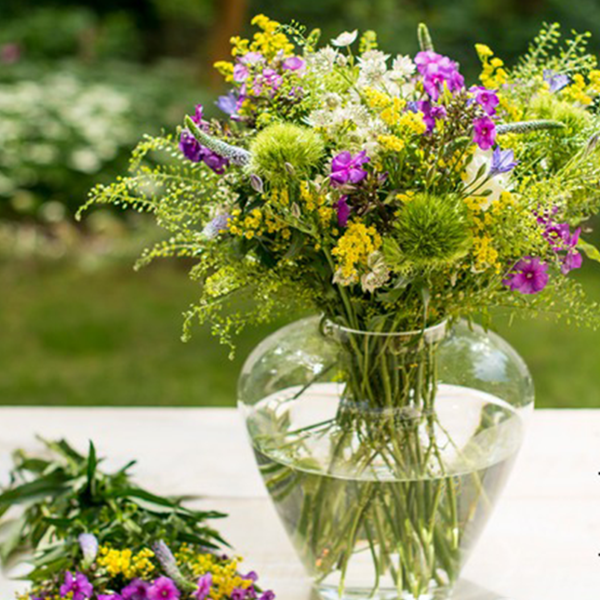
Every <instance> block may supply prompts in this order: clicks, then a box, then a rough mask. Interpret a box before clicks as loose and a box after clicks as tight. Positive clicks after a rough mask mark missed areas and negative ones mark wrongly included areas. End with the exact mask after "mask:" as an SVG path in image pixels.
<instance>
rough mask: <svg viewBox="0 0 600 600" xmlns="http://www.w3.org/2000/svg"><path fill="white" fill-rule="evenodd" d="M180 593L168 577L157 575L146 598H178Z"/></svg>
mask: <svg viewBox="0 0 600 600" xmlns="http://www.w3.org/2000/svg"><path fill="white" fill-rule="evenodd" d="M180 595H181V593H180V591H179V590H178V589H177V586H176V585H175V584H174V583H173V580H172V579H170V578H169V577H159V578H158V579H156V580H155V581H154V583H153V584H152V585H151V586H150V589H149V590H148V600H178V598H179V596H180Z"/></svg>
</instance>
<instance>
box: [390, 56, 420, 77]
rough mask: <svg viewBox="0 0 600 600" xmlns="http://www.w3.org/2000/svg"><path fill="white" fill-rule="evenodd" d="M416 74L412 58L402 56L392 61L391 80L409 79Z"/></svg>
mask: <svg viewBox="0 0 600 600" xmlns="http://www.w3.org/2000/svg"><path fill="white" fill-rule="evenodd" d="M414 72H415V63H414V62H413V61H412V60H411V58H410V56H401V55H400V54H399V55H398V56H396V58H395V59H394V60H393V61H392V70H391V72H390V78H391V79H393V80H398V79H408V78H409V77H410V76H411V75H412V74H413V73H414Z"/></svg>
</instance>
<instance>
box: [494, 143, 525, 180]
mask: <svg viewBox="0 0 600 600" xmlns="http://www.w3.org/2000/svg"><path fill="white" fill-rule="evenodd" d="M518 164H519V161H518V160H515V153H514V151H513V150H512V149H509V150H501V149H500V146H496V147H495V148H494V152H493V153H492V163H491V165H490V171H489V173H488V176H489V177H493V176H494V175H499V174H500V173H508V172H509V171H512V170H513V169H514V168H515V167H516V166H517V165H518Z"/></svg>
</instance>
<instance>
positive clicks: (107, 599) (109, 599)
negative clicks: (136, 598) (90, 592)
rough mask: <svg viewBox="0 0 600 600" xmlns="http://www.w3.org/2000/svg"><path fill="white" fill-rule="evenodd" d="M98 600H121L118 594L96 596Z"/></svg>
mask: <svg viewBox="0 0 600 600" xmlns="http://www.w3.org/2000/svg"><path fill="white" fill-rule="evenodd" d="M98 600H123V598H122V597H121V596H120V595H119V594H98Z"/></svg>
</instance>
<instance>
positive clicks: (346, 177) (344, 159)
mask: <svg viewBox="0 0 600 600" xmlns="http://www.w3.org/2000/svg"><path fill="white" fill-rule="evenodd" d="M370 160H371V159H370V158H369V157H368V156H367V153H366V152H365V151H364V150H363V151H362V152H359V153H358V154H357V155H356V156H354V157H353V156H352V154H350V152H348V151H347V150H345V151H344V152H340V153H339V154H338V155H337V156H335V157H334V158H333V160H332V161H331V175H330V176H329V178H330V179H331V183H332V185H344V184H345V183H359V182H361V181H362V180H363V179H364V178H365V177H366V176H367V172H366V171H365V170H364V169H363V168H362V165H364V164H365V163H368V162H369V161H370Z"/></svg>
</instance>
